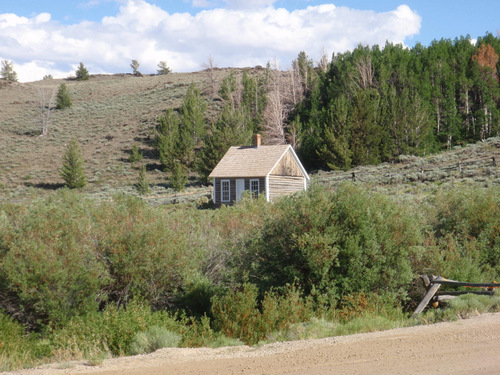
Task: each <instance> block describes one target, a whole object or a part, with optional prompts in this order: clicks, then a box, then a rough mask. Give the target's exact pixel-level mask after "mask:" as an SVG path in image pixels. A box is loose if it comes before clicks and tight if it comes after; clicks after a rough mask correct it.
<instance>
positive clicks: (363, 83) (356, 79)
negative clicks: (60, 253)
mask: <svg viewBox="0 0 500 375" xmlns="http://www.w3.org/2000/svg"><path fill="white" fill-rule="evenodd" d="M354 66H355V68H356V71H355V74H354V75H353V76H352V77H351V79H352V81H353V83H354V85H355V86H356V87H358V88H359V89H363V90H364V89H367V88H369V87H375V72H374V70H373V65H372V58H371V56H370V55H367V56H363V57H361V58H360V59H359V60H357V61H356V63H355V65H354Z"/></svg>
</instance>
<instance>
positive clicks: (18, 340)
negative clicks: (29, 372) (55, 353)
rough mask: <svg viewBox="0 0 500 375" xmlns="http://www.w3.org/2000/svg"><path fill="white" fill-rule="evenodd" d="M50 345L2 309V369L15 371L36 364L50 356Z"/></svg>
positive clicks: (0, 342)
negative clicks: (30, 332) (26, 330)
mask: <svg viewBox="0 0 500 375" xmlns="http://www.w3.org/2000/svg"><path fill="white" fill-rule="evenodd" d="M49 354H50V347H49V345H48V344H47V343H46V342H45V341H41V340H38V339H37V336H36V335H35V334H27V333H26V332H25V330H24V327H23V326H21V325H20V324H19V323H17V322H16V321H14V320H13V319H11V318H10V317H8V316H7V315H5V314H4V313H3V312H2V311H1V310H0V371H13V370H16V369H19V368H26V367H31V366H34V365H36V364H38V363H41V362H42V359H43V358H44V357H47V356H49Z"/></svg>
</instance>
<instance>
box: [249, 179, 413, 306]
mask: <svg viewBox="0 0 500 375" xmlns="http://www.w3.org/2000/svg"><path fill="white" fill-rule="evenodd" d="M276 211H277V212H276V213H275V215H274V216H273V217H271V218H270V219H269V220H268V221H267V222H266V223H265V225H264V226H263V227H262V228H260V229H259V233H257V234H252V236H251V237H250V238H249V239H248V240H247V241H246V243H245V245H244V246H245V247H246V249H247V250H246V253H245V254H244V260H243V262H244V267H243V269H242V270H240V271H242V272H243V273H244V272H247V273H248V274H249V277H250V280H251V281H252V282H255V283H256V284H257V285H259V286H260V288H261V289H262V290H267V289H269V288H270V287H273V286H274V287H276V286H282V285H284V284H286V283H294V282H298V283H299V285H301V286H302V287H303V288H304V290H305V292H306V293H311V292H312V291H315V293H319V294H324V293H326V294H327V295H330V296H331V297H335V296H337V295H343V294H346V293H351V292H359V291H365V292H371V291H381V290H387V291H392V292H395V293H401V294H404V291H405V287H406V285H407V284H408V283H409V282H410V281H411V280H412V278H413V277H414V273H413V270H412V259H414V258H418V257H419V256H420V252H421V251H422V249H421V247H420V245H421V244H422V227H421V223H419V220H418V217H417V216H416V215H414V214H413V213H412V212H411V211H410V208H409V207H404V206H401V205H398V204H396V203H395V202H393V201H392V200H391V199H389V198H388V197H385V196H382V195H380V194H374V193H369V192H368V191H366V190H364V189H362V188H359V187H356V186H354V185H345V186H343V187H341V188H340V189H339V190H338V191H336V192H332V191H329V190H327V189H325V188H324V187H321V186H312V187H311V188H310V190H309V191H308V192H307V193H304V194H301V195H299V196H297V197H296V198H292V199H283V200H281V201H280V202H278V203H277V204H276Z"/></svg>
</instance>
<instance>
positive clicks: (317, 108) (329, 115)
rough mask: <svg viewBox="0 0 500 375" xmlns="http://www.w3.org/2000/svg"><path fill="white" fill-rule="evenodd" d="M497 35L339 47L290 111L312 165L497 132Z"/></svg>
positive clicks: (428, 148)
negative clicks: (407, 44)
mask: <svg viewBox="0 0 500 375" xmlns="http://www.w3.org/2000/svg"><path fill="white" fill-rule="evenodd" d="M499 54H500V38H498V37H494V36H493V35H491V34H487V35H486V36H485V37H483V38H479V39H478V41H477V44H473V43H472V42H471V39H470V38H469V37H465V38H464V37H461V38H457V39H455V40H453V41H452V40H444V39H442V40H440V41H434V42H433V43H431V45H430V46H428V47H424V46H422V45H421V44H417V45H416V46H415V47H413V48H406V47H403V46H402V45H394V44H391V43H387V44H386V45H385V46H384V48H383V49H382V48H380V47H379V46H377V45H376V46H373V47H371V48H370V47H365V46H358V47H357V48H356V49H354V50H353V51H350V52H345V53H338V54H335V55H334V56H333V58H332V60H331V63H330V65H329V68H328V69H327V70H326V71H325V72H323V71H321V70H319V71H318V75H317V78H316V79H314V80H313V83H312V84H311V85H310V86H309V89H307V88H306V87H305V90H306V91H308V94H307V98H306V100H305V101H303V102H301V103H300V104H299V105H298V106H296V107H295V109H294V111H293V113H292V115H291V116H290V118H289V119H288V121H289V123H290V124H293V126H294V128H295V129H296V133H297V135H298V137H297V147H298V151H299V154H300V156H301V157H302V160H303V161H304V163H305V164H306V165H307V166H308V167H310V168H331V169H339V168H340V169H348V168H350V167H353V166H356V165H363V164H376V163H380V162H384V161H391V160H394V159H395V158H396V157H397V156H398V155H401V154H414V155H427V154H429V153H433V152H436V151H439V150H441V149H450V148H452V147H453V146H455V145H461V144H464V143H467V142H476V141H478V140H484V139H485V138H487V137H492V136H497V135H499V134H500V110H499V105H500V91H499V89H500V87H499V75H498V68H499V58H498V56H499Z"/></svg>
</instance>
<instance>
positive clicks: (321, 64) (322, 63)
mask: <svg viewBox="0 0 500 375" xmlns="http://www.w3.org/2000/svg"><path fill="white" fill-rule="evenodd" d="M318 68H319V70H321V71H322V72H323V73H326V72H327V71H328V56H327V54H326V50H325V48H323V49H322V50H321V57H320V59H319V61H318Z"/></svg>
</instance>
